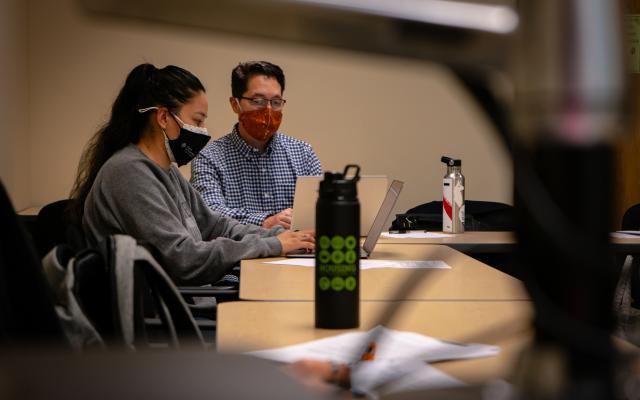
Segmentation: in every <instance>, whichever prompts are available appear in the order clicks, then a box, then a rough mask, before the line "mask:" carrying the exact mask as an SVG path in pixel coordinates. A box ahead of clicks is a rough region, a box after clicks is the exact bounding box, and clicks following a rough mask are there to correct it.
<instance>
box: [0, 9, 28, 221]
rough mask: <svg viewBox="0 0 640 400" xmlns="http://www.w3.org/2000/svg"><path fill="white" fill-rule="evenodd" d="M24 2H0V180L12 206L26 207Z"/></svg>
mask: <svg viewBox="0 0 640 400" xmlns="http://www.w3.org/2000/svg"><path fill="white" fill-rule="evenodd" d="M27 36H28V35H27V2H26V1H24V0H2V1H0V179H2V182H3V184H4V186H5V187H6V189H7V191H8V192H9V195H10V197H11V200H12V201H13V206H14V207H15V208H16V209H17V210H20V209H23V208H26V207H29V206H30V205H31V204H30V203H31V192H30V175H29V170H30V162H29V161H30V160H29V114H28V109H29V101H28V91H29V85H28V79H27V76H28V66H29V64H28V51H27Z"/></svg>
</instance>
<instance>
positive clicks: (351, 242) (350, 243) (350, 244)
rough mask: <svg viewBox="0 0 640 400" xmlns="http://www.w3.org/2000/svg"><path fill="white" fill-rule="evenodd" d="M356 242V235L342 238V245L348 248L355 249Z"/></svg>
mask: <svg viewBox="0 0 640 400" xmlns="http://www.w3.org/2000/svg"><path fill="white" fill-rule="evenodd" d="M357 244H358V241H357V240H356V237H355V236H353V235H349V236H347V238H346V239H345V240H344V246H345V247H346V248H347V249H349V250H353V249H355V248H356V245H357Z"/></svg>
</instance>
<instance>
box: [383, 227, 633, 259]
mask: <svg viewBox="0 0 640 400" xmlns="http://www.w3.org/2000/svg"><path fill="white" fill-rule="evenodd" d="M433 233H443V232H433ZM451 235H452V236H450V237H443V238H406V239H403V238H387V237H383V236H380V239H379V240H378V244H443V245H446V246H449V247H451V248H454V249H456V250H459V251H461V252H463V253H465V254H473V255H480V254H487V253H488V254H510V253H514V252H515V251H516V248H517V245H518V242H517V238H516V235H515V232H509V231H469V232H464V233H457V234H451ZM611 245H612V249H613V251H614V252H615V253H617V254H620V253H623V254H640V236H638V237H637V238H618V237H612V238H611Z"/></svg>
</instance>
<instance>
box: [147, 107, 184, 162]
mask: <svg viewBox="0 0 640 400" xmlns="http://www.w3.org/2000/svg"><path fill="white" fill-rule="evenodd" d="M159 109H160V108H159V107H156V106H153V107H145V108H139V109H138V112H139V113H140V114H144V113H146V112H147V111H151V110H159ZM171 115H173V113H171ZM178 119H179V118H178ZM160 130H161V131H162V134H163V135H164V148H165V150H166V152H167V156H169V161H171V162H172V163H175V162H176V158H175V157H174V155H173V151H171V146H170V145H169V136H167V131H166V130H165V129H164V128H162V127H160Z"/></svg>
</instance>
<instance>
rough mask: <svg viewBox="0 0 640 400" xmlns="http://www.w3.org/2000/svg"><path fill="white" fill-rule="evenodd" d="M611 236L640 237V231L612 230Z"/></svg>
mask: <svg viewBox="0 0 640 400" xmlns="http://www.w3.org/2000/svg"><path fill="white" fill-rule="evenodd" d="M611 236H612V237H616V238H621V239H640V231H617V232H612V233H611Z"/></svg>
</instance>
